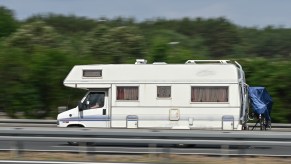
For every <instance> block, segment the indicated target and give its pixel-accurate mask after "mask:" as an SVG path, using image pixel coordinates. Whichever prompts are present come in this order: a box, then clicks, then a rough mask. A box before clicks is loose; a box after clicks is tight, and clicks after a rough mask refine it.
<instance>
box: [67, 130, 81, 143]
mask: <svg viewBox="0 0 291 164" xmlns="http://www.w3.org/2000/svg"><path fill="white" fill-rule="evenodd" d="M83 127H84V126H82V125H69V126H68V128H83ZM67 143H68V144H69V145H71V146H78V145H79V144H80V143H79V142H75V141H68V142H67Z"/></svg>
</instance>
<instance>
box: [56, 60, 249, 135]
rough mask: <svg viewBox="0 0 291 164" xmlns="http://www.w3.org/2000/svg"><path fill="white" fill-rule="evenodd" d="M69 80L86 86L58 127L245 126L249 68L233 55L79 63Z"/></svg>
mask: <svg viewBox="0 0 291 164" xmlns="http://www.w3.org/2000/svg"><path fill="white" fill-rule="evenodd" d="M64 85H65V86H67V87H72V88H79V89H86V90H88V92H87V94H86V95H85V96H84V97H83V98H82V99H81V101H80V103H79V104H78V105H77V106H76V107H75V108H73V109H69V110H67V111H64V112H62V113H60V114H59V115H58V117H57V121H58V127H98V128H158V129H215V130H243V129H246V126H247V125H246V123H247V121H248V117H247V115H248V101H247V100H248V97H247V95H248V94H247V89H246V81H245V76H244V71H243V69H242V67H241V65H240V64H239V63H238V62H232V61H229V60H188V61H186V63H183V64H167V63H164V62H158V63H152V64H147V61H146V60H144V59H137V60H136V62H135V63H134V64H96V65H76V66H74V67H73V68H72V70H71V71H70V73H69V74H68V75H67V77H66V78H65V80H64Z"/></svg>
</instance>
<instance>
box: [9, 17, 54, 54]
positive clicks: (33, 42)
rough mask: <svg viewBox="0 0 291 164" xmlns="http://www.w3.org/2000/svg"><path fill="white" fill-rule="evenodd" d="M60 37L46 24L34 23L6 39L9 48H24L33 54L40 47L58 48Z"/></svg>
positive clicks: (24, 26) (21, 28)
mask: <svg viewBox="0 0 291 164" xmlns="http://www.w3.org/2000/svg"><path fill="white" fill-rule="evenodd" d="M58 37H59V36H58V34H57V33H56V32H55V31H54V29H53V28H52V27H50V26H47V25H46V24H45V23H44V22H33V23H30V24H26V25H23V26H22V27H20V28H19V29H18V30H17V31H16V32H15V33H13V34H12V35H11V36H10V37H8V38H7V39H6V44H7V45H8V46H9V47H18V48H22V49H23V50H25V51H27V52H30V53H31V52H33V51H35V49H36V48H37V47H39V46H41V47H44V48H55V47H58V46H59V42H58Z"/></svg>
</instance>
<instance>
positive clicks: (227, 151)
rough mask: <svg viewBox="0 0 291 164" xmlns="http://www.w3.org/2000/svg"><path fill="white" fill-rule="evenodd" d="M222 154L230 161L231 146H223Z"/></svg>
mask: <svg viewBox="0 0 291 164" xmlns="http://www.w3.org/2000/svg"><path fill="white" fill-rule="evenodd" d="M221 154H222V156H223V158H225V159H228V156H229V145H221Z"/></svg>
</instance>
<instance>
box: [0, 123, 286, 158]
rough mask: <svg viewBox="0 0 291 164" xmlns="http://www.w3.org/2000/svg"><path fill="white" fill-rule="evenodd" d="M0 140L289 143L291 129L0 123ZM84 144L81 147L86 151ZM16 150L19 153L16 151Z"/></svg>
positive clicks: (16, 144)
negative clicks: (209, 128)
mask: <svg viewBox="0 0 291 164" xmlns="http://www.w3.org/2000/svg"><path fill="white" fill-rule="evenodd" d="M0 140H2V141H10V142H11V141H12V142H11V143H14V144H13V148H14V149H13V150H14V151H17V152H20V150H21V145H22V143H23V142H29V141H37V142H79V143H80V145H81V146H82V147H86V146H87V145H86V143H88V142H94V143H103V144H104V143H109V144H113V143H115V144H147V145H149V147H151V148H154V147H155V146H156V145H158V144H162V145H196V144H199V145H218V146H221V148H222V149H225V148H228V147H229V146H291V132H273V131H202V130H156V129H100V128H98V129H97V128H49V127H48V128H41V127H34V128H31V127H30V128H28V127H23V128H22V127H14V128H12V127H0ZM87 150H89V149H87V148H85V149H84V148H80V153H84V151H85V153H86V151H87ZM165 153H166V152H165ZM16 154H19V153H16Z"/></svg>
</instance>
